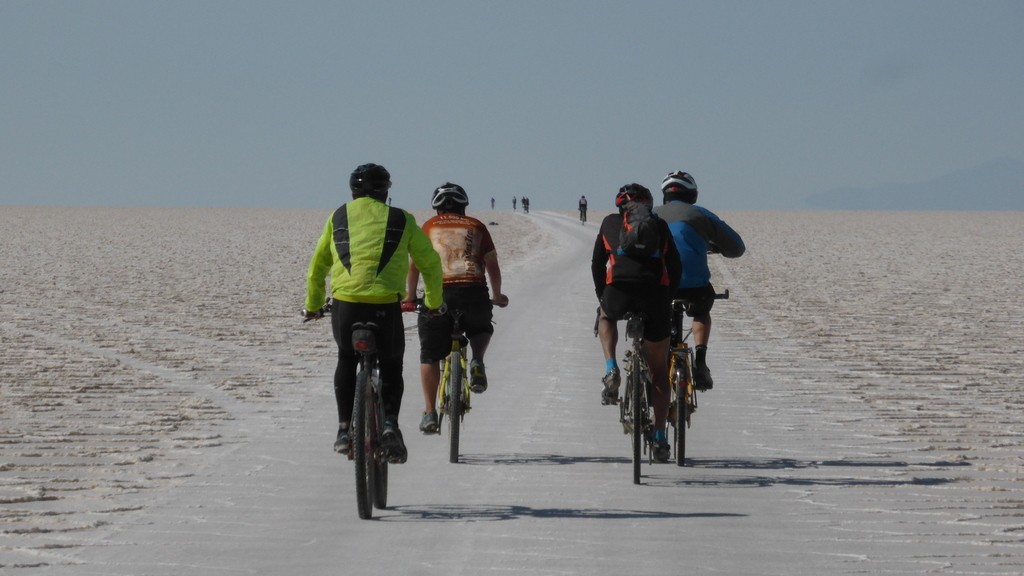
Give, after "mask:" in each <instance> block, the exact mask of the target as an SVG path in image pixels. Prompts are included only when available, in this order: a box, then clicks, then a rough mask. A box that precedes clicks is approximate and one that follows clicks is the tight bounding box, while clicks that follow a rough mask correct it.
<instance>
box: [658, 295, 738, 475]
mask: <svg viewBox="0 0 1024 576" xmlns="http://www.w3.org/2000/svg"><path fill="white" fill-rule="evenodd" d="M728 298H729V290H728V289H727V290H726V291H725V292H723V293H721V294H715V299H716V300H718V299H721V300H727V299H728ZM688 305H689V302H688V301H687V300H673V301H672V336H671V340H670V349H669V361H668V362H669V364H668V378H669V388H670V389H671V390H672V396H671V404H669V418H668V421H669V422H670V423H671V424H672V427H673V428H674V431H675V433H674V436H675V438H674V440H675V450H676V466H683V465H684V462H685V460H686V429H687V428H689V427H690V421H691V418H692V417H693V413H694V412H696V411H697V392H698V390H697V387H696V386H695V385H694V383H693V363H694V350H693V348H691V347H690V345H689V343H688V342H687V341H686V340H687V339H688V338H689V337H690V335H691V334H693V325H692V324H691V325H690V328H689V329H688V330H687V331H686V332H685V333H684V332H683V318H684V317H685V316H686V308H687V306H688Z"/></svg>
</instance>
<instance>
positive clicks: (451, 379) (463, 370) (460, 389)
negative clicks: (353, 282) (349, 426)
mask: <svg viewBox="0 0 1024 576" xmlns="http://www.w3.org/2000/svg"><path fill="white" fill-rule="evenodd" d="M402 309H403V310H405V311H406V312H410V311H415V312H419V313H420V314H423V313H424V312H425V310H426V309H425V308H424V307H423V305H422V303H416V304H415V305H413V306H407V305H405V304H403V307H402ZM445 313H446V314H449V315H451V317H452V320H453V327H452V345H451V351H450V352H449V353H448V356H447V357H446V358H445V359H444V360H442V361H441V385H440V387H438V389H437V425H438V426H439V427H440V426H444V420H445V416H447V418H448V462H450V463H452V464H458V463H459V436H460V432H461V428H462V419H463V418H465V416H466V414H467V413H468V412H469V411H470V410H471V409H472V406H471V405H470V404H471V403H470V400H469V398H470V392H471V391H470V388H469V361H468V360H467V354H466V348H467V346H469V339H468V338H466V335H465V334H464V333H463V332H462V328H461V327H460V326H459V321H460V320H461V318H462V311H461V310H458V309H447V311H446V312H445Z"/></svg>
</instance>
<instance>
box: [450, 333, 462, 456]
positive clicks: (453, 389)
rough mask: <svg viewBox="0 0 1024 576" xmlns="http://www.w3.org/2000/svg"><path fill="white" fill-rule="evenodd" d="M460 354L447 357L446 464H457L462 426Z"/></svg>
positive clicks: (454, 352) (456, 353)
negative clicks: (447, 411)
mask: <svg viewBox="0 0 1024 576" xmlns="http://www.w3.org/2000/svg"><path fill="white" fill-rule="evenodd" d="M461 356H462V353H461V352H459V351H458V350H455V351H452V353H451V356H449V357H448V362H449V367H448V368H449V369H448V382H447V387H448V400H449V413H448V462H450V463H452V464H458V463H459V432H460V430H459V428H460V427H461V426H462V392H463V390H462V362H461Z"/></svg>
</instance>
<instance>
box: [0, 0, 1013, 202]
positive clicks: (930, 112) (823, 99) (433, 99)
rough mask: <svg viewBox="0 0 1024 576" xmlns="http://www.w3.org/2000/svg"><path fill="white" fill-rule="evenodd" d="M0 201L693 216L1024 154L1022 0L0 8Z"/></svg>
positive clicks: (216, 2)
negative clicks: (664, 196)
mask: <svg viewBox="0 0 1024 576" xmlns="http://www.w3.org/2000/svg"><path fill="white" fill-rule="evenodd" d="M0 79H2V80H0V204H31V203H39V204H89V205H96V204H99V205H146V206H182V205H199V206H245V207H302V208H312V207H316V208H325V209H327V208H329V207H333V206H334V205H336V204H338V203H340V202H341V201H343V200H345V199H346V198H348V197H349V194H348V188H347V180H348V174H349V173H350V172H351V170H352V169H353V168H354V167H355V166H357V165H358V164H362V163H364V162H377V163H380V164H383V165H385V166H386V167H387V168H388V169H389V170H390V171H391V173H392V178H393V180H394V187H393V189H392V194H393V196H394V198H395V203H396V204H398V205H401V206H403V207H406V208H411V209H416V208H425V207H426V206H427V201H428V198H429V195H430V192H431V191H432V190H433V188H434V187H435V186H437V185H439V184H441V183H442V182H444V181H445V180H451V181H454V182H457V183H460V184H462V185H463V186H465V187H466V189H467V190H468V192H469V194H470V198H471V202H472V203H473V206H472V208H477V209H480V208H483V207H484V206H485V205H486V204H489V199H490V197H491V196H494V197H496V198H497V199H498V200H499V202H500V204H499V206H500V207H504V208H510V207H511V198H512V196H523V195H527V196H529V197H530V198H531V200H532V202H533V207H534V208H535V209H572V208H573V207H574V206H575V202H576V199H577V198H578V197H579V196H580V194H586V195H587V197H588V198H590V199H591V205H592V206H595V207H596V206H598V205H600V203H601V202H602V201H605V200H606V201H607V203H608V206H609V207H610V206H611V199H612V197H613V196H614V193H615V191H616V190H617V189H618V187H619V186H620V185H622V184H624V183H627V182H633V181H636V182H640V183H642V184H644V185H647V186H649V187H651V188H652V189H653V188H655V187H656V186H657V185H658V184H659V183H660V181H661V178H662V177H663V176H664V174H665V173H666V172H668V171H670V170H676V169H682V170H686V171H689V172H690V173H692V174H693V175H694V176H695V178H696V180H697V183H698V185H699V186H700V190H701V200H702V202H701V203H702V204H704V205H706V206H708V207H709V208H712V209H714V210H737V209H788V208H792V209H800V208H805V207H806V206H805V205H804V204H803V200H804V198H806V197H807V196H809V195H810V194H814V193H816V192H821V191H824V190H829V189H833V188H839V187H848V186H863V187H873V186H879V185H883V184H887V183H914V182H922V181H926V180H930V179H933V178H936V177H941V176H942V175H944V174H947V173H949V172H951V171H955V170H960V169H964V168H970V167H973V166H977V165H979V164H983V163H986V162H990V161H992V160H995V159H998V158H1003V157H1009V158H1012V159H1015V160H1018V161H1020V160H1024V105H1022V102H1024V3H1021V2H1016V1H1010V2H996V1H983V2H982V1H976V2H947V1H926V2H910V1H899V0H896V1H893V0H885V1H879V2H874V1H872V2H860V1H858V2H848V1H808V2H796V1H773V2H752V1H722V2H719V1H708V2H681V1H664V2H660V1H659V2H655V1H643V0H634V1H630V2H602V1H558V0H547V1H533V0H516V1H505V2H481V1H432V2H389V1H386V0H378V1H371V2H347V1H330V2H329V1H306V2H257V1H249V0H246V1H227V0H199V1H191V0H187V1H182V0H177V1H168V2H155V1H136V0H125V1H96V0H74V1H71V0H68V1H48V0H0Z"/></svg>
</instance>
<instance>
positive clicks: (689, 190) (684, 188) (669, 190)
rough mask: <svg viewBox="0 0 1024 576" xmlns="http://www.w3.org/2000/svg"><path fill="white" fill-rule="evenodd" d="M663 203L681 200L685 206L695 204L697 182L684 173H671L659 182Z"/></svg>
mask: <svg viewBox="0 0 1024 576" xmlns="http://www.w3.org/2000/svg"><path fill="white" fill-rule="evenodd" d="M661 193H662V194H664V196H665V202H672V201H675V200H681V201H683V202H686V203H687V204H694V203H696V202H697V182H696V181H695V180H694V179H693V176H690V175H689V174H687V173H686V172H681V171H679V172H672V173H671V174H669V175H668V176H665V179H664V180H662V181H661Z"/></svg>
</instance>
